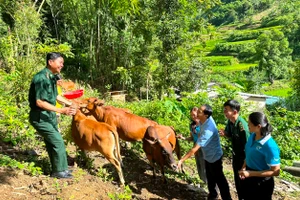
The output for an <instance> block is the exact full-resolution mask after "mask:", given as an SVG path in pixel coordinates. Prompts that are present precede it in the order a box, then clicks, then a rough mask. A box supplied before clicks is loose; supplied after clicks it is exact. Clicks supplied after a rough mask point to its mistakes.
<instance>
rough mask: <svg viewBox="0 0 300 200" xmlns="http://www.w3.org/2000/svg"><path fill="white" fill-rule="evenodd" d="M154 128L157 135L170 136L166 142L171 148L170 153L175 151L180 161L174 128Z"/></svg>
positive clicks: (159, 126)
mask: <svg viewBox="0 0 300 200" xmlns="http://www.w3.org/2000/svg"><path fill="white" fill-rule="evenodd" d="M154 128H155V130H156V132H158V134H159V135H166V134H170V136H169V137H168V140H169V143H170V144H171V146H172V151H175V153H176V155H177V158H178V159H179V160H180V159H181V152H180V145H179V140H178V138H177V137H176V132H175V130H174V128H173V127H172V126H164V125H155V126H154Z"/></svg>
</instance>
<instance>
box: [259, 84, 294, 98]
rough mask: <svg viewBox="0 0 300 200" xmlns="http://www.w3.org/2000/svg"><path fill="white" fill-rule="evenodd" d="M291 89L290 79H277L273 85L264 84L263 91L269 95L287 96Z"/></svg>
mask: <svg viewBox="0 0 300 200" xmlns="http://www.w3.org/2000/svg"><path fill="white" fill-rule="evenodd" d="M291 91H292V88H291V87H290V85H289V83H288V80H275V81H274V83H273V84H272V85H270V84H269V83H266V84H263V93H264V94H266V95H269V96H277V97H287V96H289V92H291Z"/></svg>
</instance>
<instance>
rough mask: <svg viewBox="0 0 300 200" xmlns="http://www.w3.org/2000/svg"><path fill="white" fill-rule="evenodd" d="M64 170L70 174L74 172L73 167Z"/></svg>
mask: <svg viewBox="0 0 300 200" xmlns="http://www.w3.org/2000/svg"><path fill="white" fill-rule="evenodd" d="M64 172H66V173H68V174H71V175H72V173H73V170H72V169H66V170H65V171H64Z"/></svg>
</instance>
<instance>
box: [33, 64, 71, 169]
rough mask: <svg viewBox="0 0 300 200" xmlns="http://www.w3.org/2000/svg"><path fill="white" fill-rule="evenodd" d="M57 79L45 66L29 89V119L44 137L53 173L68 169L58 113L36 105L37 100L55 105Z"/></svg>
mask: <svg viewBox="0 0 300 200" xmlns="http://www.w3.org/2000/svg"><path fill="white" fill-rule="evenodd" d="M56 81H57V78H56V76H55V75H54V74H53V73H52V72H51V71H50V70H49V69H48V68H45V69H43V70H42V71H40V72H39V73H37V74H36V75H35V76H34V77H33V79H32V82H31V85H30V90H29V105H30V108H31V110H30V114H29V121H30V123H31V125H32V126H33V127H34V128H35V129H36V130H37V132H38V133H39V134H40V135H41V136H43V137H44V141H45V144H46V149H47V152H48V154H49V157H50V162H51V166H52V173H54V172H61V171H65V170H67V169H68V162H67V154H66V148H65V144H64V140H63V138H62V136H61V134H60V133H59V131H58V124H57V118H56V113H55V112H53V111H46V110H43V109H41V108H39V107H38V106H37V105H36V100H38V99H40V100H43V101H47V102H48V103H50V104H52V105H54V106H55V104H56V97H57V95H58V93H57V86H56Z"/></svg>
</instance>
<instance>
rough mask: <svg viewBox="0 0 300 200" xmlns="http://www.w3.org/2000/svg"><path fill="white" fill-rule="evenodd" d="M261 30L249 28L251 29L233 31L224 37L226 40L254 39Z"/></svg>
mask: <svg viewBox="0 0 300 200" xmlns="http://www.w3.org/2000/svg"><path fill="white" fill-rule="evenodd" d="M261 33H262V31H259V30H251V31H234V32H232V33H231V34H230V35H229V37H228V38H227V39H226V40H227V41H228V42H236V41H244V40H253V39H256V38H257V37H258V36H259V35H260V34H261Z"/></svg>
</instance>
